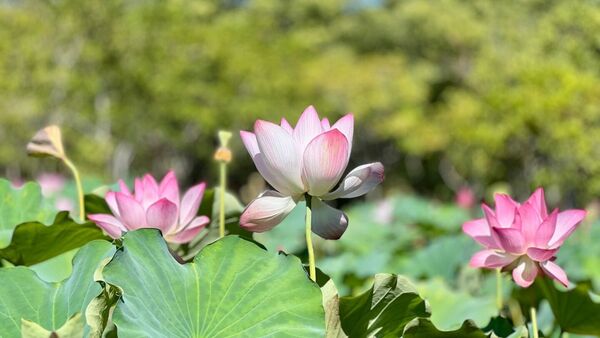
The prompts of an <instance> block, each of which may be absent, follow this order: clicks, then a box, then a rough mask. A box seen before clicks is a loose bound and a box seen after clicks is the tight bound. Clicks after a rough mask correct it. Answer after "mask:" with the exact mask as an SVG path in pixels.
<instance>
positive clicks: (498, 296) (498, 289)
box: [496, 268, 503, 312]
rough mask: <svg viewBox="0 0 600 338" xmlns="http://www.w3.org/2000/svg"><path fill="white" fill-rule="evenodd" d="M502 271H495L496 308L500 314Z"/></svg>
mask: <svg viewBox="0 0 600 338" xmlns="http://www.w3.org/2000/svg"><path fill="white" fill-rule="evenodd" d="M502 306H503V299H502V269H500V268H498V269H496V307H497V308H498V312H502Z"/></svg>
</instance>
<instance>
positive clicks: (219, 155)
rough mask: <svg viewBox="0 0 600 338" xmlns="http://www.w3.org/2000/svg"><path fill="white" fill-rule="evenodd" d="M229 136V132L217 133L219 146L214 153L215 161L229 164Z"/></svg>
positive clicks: (230, 155) (221, 131)
mask: <svg viewBox="0 0 600 338" xmlns="http://www.w3.org/2000/svg"><path fill="white" fill-rule="evenodd" d="M231 136H232V134H231V132H228V131H224V130H220V131H219V143H221V146H220V147H219V148H218V149H217V151H216V152H215V156H214V158H215V160H217V161H219V162H225V163H229V162H231V157H232V154H231V150H229V148H228V147H227V145H228V144H229V140H231Z"/></svg>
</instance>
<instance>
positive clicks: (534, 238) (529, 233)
mask: <svg viewBox="0 0 600 338" xmlns="http://www.w3.org/2000/svg"><path fill="white" fill-rule="evenodd" d="M494 199H495V202H496V210H495V211H494V210H492V209H490V207H488V206H487V205H485V204H482V208H483V213H484V215H485V217H484V218H480V219H476V220H472V221H469V222H466V223H465V224H463V231H464V232H465V233H466V234H467V235H469V236H471V237H472V238H473V239H474V240H475V241H477V242H479V243H480V244H482V245H484V246H485V247H486V249H485V250H482V251H479V252H477V253H476V254H475V255H474V256H473V257H472V258H471V262H470V265H471V266H473V267H478V268H488V269H495V268H502V269H503V270H506V271H511V270H512V276H513V279H514V280H515V282H516V283H517V284H518V285H520V286H522V287H525V288H526V287H528V286H530V285H531V284H532V283H533V282H534V281H535V278H536V277H537V276H538V274H540V273H544V274H546V275H547V276H549V277H550V278H553V279H556V280H557V281H559V282H560V283H562V284H563V285H565V286H568V285H569V280H568V279H567V274H566V273H565V272H564V271H563V270H562V269H561V268H560V267H559V266H558V265H557V264H556V263H554V260H555V258H556V253H557V252H558V250H559V249H560V246H561V245H562V244H563V242H564V241H565V240H566V239H567V237H569V235H571V233H572V232H573V231H574V230H575V228H576V227H577V225H578V224H579V223H580V222H581V221H582V220H583V219H584V218H585V215H586V212H585V211H584V210H576V209H572V210H566V211H563V212H558V209H554V210H553V211H552V212H551V213H548V210H547V207H546V201H545V199H544V190H543V189H542V188H539V189H537V190H536V191H535V192H534V193H533V194H532V195H531V197H529V199H528V200H527V201H526V202H525V203H523V204H519V203H517V202H515V201H514V200H513V199H512V198H510V196H508V195H505V194H496V195H495V196H494Z"/></svg>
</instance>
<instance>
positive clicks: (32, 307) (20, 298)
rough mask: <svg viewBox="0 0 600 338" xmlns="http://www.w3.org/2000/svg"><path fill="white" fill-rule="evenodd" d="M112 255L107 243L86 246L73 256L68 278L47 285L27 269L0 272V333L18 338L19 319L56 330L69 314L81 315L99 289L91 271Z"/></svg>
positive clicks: (16, 268) (0, 270) (1, 270)
mask: <svg viewBox="0 0 600 338" xmlns="http://www.w3.org/2000/svg"><path fill="white" fill-rule="evenodd" d="M113 252H114V248H113V246H112V245H111V244H110V243H109V242H106V241H94V242H91V243H88V244H87V245H85V246H84V247H82V248H81V249H80V250H79V252H78V253H77V255H76V256H75V258H74V260H73V273H72V274H71V276H70V277H69V278H68V279H66V280H64V281H62V282H59V283H47V282H45V281H43V280H41V279H40V278H39V277H38V276H37V275H36V274H35V272H33V271H32V270H30V269H29V268H27V267H12V268H2V269H0V281H2V282H1V283H0V299H1V300H2V301H1V302H0V332H1V333H2V334H3V335H6V336H7V337H20V335H21V319H26V320H28V321H31V322H34V323H36V324H38V325H40V326H41V327H43V328H44V329H46V330H48V331H56V330H58V329H60V328H61V327H62V326H63V325H64V324H65V323H66V322H67V320H68V319H69V318H71V317H72V316H73V315H75V314H77V313H84V312H85V309H86V307H87V305H88V303H89V302H90V301H91V300H92V299H93V298H94V297H95V296H97V295H98V294H99V293H100V290H101V288H100V285H99V284H98V283H96V282H95V281H94V278H93V276H94V271H95V270H96V267H97V266H98V264H99V263H100V262H101V261H102V260H103V259H104V258H105V257H110V256H111V255H112V254H113Z"/></svg>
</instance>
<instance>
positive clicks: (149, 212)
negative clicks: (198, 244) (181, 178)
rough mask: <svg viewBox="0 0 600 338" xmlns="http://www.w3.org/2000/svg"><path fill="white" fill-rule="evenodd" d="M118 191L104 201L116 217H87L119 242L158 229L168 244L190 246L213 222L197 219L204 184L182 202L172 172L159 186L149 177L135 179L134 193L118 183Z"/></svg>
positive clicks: (195, 187) (193, 190) (199, 217)
mask: <svg viewBox="0 0 600 338" xmlns="http://www.w3.org/2000/svg"><path fill="white" fill-rule="evenodd" d="M119 187H120V191H118V192H114V191H109V192H108V193H107V194H106V197H105V199H106V203H107V204H108V206H109V207H110V210H111V211H112V213H113V215H108V214H91V215H88V217H89V219H90V220H92V221H93V222H95V223H96V224H97V225H98V226H99V227H100V228H102V229H103V230H104V231H106V233H108V235H109V236H111V237H112V238H119V237H121V236H122V235H123V233H124V232H127V231H130V230H135V229H140V228H156V229H160V230H161V232H162V234H163V237H164V238H165V240H166V241H167V242H171V243H187V242H189V241H191V240H192V239H193V238H194V237H195V236H196V235H197V234H198V233H199V232H200V231H201V230H202V229H204V228H205V227H206V225H207V224H209V222H210V219H209V218H208V217H206V216H197V213H198V209H199V208H200V203H201V202H202V197H203V196H204V190H205V188H206V184H205V183H200V184H198V185H195V186H193V187H191V188H190V189H189V190H188V191H187V192H186V193H185V194H184V195H183V198H180V196H179V184H178V183H177V177H176V176H175V173H174V172H173V171H169V172H168V173H167V174H166V175H165V177H164V178H163V179H162V181H161V182H160V184H159V183H157V182H156V180H155V179H154V177H152V176H151V175H150V174H146V175H145V176H144V177H143V178H136V179H135V186H134V188H135V189H134V191H133V193H132V192H130V190H129V188H128V187H127V185H126V184H125V183H124V182H123V180H119Z"/></svg>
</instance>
